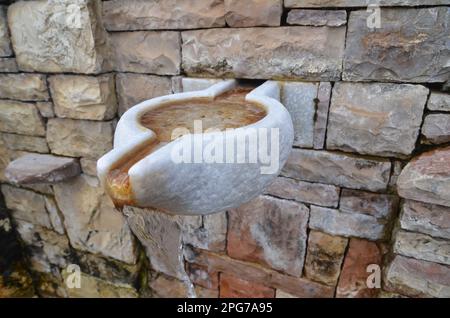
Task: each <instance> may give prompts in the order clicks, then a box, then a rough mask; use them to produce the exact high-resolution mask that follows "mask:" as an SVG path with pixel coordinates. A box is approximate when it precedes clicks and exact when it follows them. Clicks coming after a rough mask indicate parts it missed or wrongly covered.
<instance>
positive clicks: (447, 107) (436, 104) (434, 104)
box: [427, 92, 450, 112]
mask: <svg viewBox="0 0 450 318" xmlns="http://www.w3.org/2000/svg"><path fill="white" fill-rule="evenodd" d="M427 108H428V109H429V110H436V111H443V112H450V94H448V93H441V92H431V94H430V98H429V99H428V103H427Z"/></svg>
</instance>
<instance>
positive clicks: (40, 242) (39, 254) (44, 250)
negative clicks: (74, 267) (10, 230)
mask: <svg viewBox="0 0 450 318" xmlns="http://www.w3.org/2000/svg"><path fill="white" fill-rule="evenodd" d="M17 232H18V233H19V235H20V238H21V239H22V241H23V242H24V243H25V244H26V245H28V246H29V247H31V248H32V256H31V257H32V263H34V266H33V267H34V269H35V270H39V271H43V272H50V271H51V265H56V266H58V267H60V268H63V267H66V266H67V265H68V263H69V261H70V247H69V241H68V240H67V237H66V236H65V235H59V234H56V233H55V232H53V231H50V230H47V229H45V228H42V227H40V226H39V225H34V224H32V223H28V222H24V221H21V220H18V222H17Z"/></svg>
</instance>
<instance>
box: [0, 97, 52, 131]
mask: <svg viewBox="0 0 450 318" xmlns="http://www.w3.org/2000/svg"><path fill="white" fill-rule="evenodd" d="M0 131H3V132H9V133H15V134H24V135H32V136H45V124H44V121H43V120H42V117H41V115H40V114H39V111H38V110H37V108H36V105H34V104H32V103H23V102H16V101H10V100H0Z"/></svg>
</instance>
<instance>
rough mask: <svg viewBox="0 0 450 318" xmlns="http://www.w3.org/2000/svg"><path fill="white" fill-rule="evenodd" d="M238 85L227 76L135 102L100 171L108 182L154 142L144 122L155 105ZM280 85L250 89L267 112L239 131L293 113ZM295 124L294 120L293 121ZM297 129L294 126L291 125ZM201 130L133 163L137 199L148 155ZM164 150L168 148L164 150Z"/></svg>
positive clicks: (268, 83)
mask: <svg viewBox="0 0 450 318" xmlns="http://www.w3.org/2000/svg"><path fill="white" fill-rule="evenodd" d="M236 86H237V81H236V80H224V81H222V82H219V83H217V84H214V85H212V86H210V87H209V88H206V89H203V90H199V91H191V92H185V93H177V94H172V95H166V96H160V97H156V98H153V99H150V100H146V101H144V102H141V103H139V104H137V105H136V106H133V107H132V108H130V109H129V110H127V111H126V112H125V113H124V114H123V115H122V117H121V118H120V120H119V122H118V124H117V127H116V131H115V134H114V148H113V149H112V150H111V151H109V152H108V153H106V154H105V155H104V156H103V157H101V158H100V159H99V160H98V161H97V175H98V177H99V179H100V181H101V183H102V185H103V186H105V183H106V178H107V176H108V173H109V171H110V170H111V169H113V168H114V167H115V166H117V165H118V164H120V163H121V162H122V161H123V160H124V158H126V157H127V156H128V157H129V156H130V154H133V153H136V152H137V151H138V150H139V149H142V147H145V145H148V144H149V143H151V142H154V141H155V140H156V139H157V136H156V134H155V133H154V132H153V131H152V130H151V129H149V128H147V127H144V126H143V125H142V124H141V117H142V116H143V115H144V114H145V113H147V112H148V111H150V110H152V109H156V108H159V107H164V105H167V104H172V103H179V102H182V101H191V100H194V99H203V100H211V101H212V100H214V99H215V98H216V97H217V96H219V95H221V94H223V93H225V92H227V91H230V90H232V89H234V88H235V87H236ZM279 95H280V87H279V83H277V82H275V81H266V82H265V83H263V84H262V85H260V86H258V87H256V88H255V89H253V90H252V91H250V92H249V93H248V94H247V95H246V96H245V100H246V101H249V102H254V103H256V104H258V106H260V107H261V108H262V109H264V110H265V112H266V114H265V116H264V117H263V118H261V119H260V120H258V121H256V122H254V123H252V124H250V125H244V126H241V127H237V128H234V129H233V131H234V132H235V133H236V134H239V131H242V132H244V131H245V130H246V129H248V128H250V127H251V128H272V127H278V126H280V123H283V122H284V121H285V118H286V113H287V114H288V116H289V113H288V112H287V110H286V108H285V107H284V106H283V105H282V104H281V103H280V102H279ZM290 124H291V125H292V122H291V123H290ZM291 129H292V130H293V128H291ZM209 134H215V132H203V133H202V134H201V135H203V136H205V135H209ZM195 135H198V134H195V133H191V134H187V135H185V136H183V137H181V138H178V139H176V140H172V141H170V142H168V143H165V144H164V143H163V144H157V145H156V146H155V148H154V150H153V151H152V152H151V153H150V154H148V155H147V156H145V157H144V158H142V159H141V160H139V161H137V162H136V163H135V164H133V165H132V166H131V167H130V169H129V170H128V174H129V176H130V184H131V189H132V193H133V195H134V196H135V199H136V203H137V204H138V205H139V197H138V196H137V195H136V191H135V189H134V187H133V175H135V176H138V175H139V174H142V171H143V168H144V170H145V167H144V166H145V161H146V160H145V159H147V158H148V157H150V156H155V155H156V154H158V152H160V151H161V150H163V149H164V148H168V147H172V146H173V144H174V143H176V142H177V141H180V140H181V139H182V138H185V137H187V136H195ZM162 153H164V151H162Z"/></svg>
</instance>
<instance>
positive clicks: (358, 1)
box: [284, 0, 449, 8]
mask: <svg viewBox="0 0 450 318" xmlns="http://www.w3.org/2000/svg"><path fill="white" fill-rule="evenodd" d="M376 3H377V4H379V5H381V6H386V7H388V6H394V7H396V6H408V7H409V6H419V5H423V4H424V2H423V0H378V1H377V2H376ZM369 4H374V2H373V0H333V1H330V0H284V6H285V7H288V8H295V7H302V8H320V7H367V6H368V5H369ZM440 4H447V5H448V4H449V1H448V0H427V5H440Z"/></svg>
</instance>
